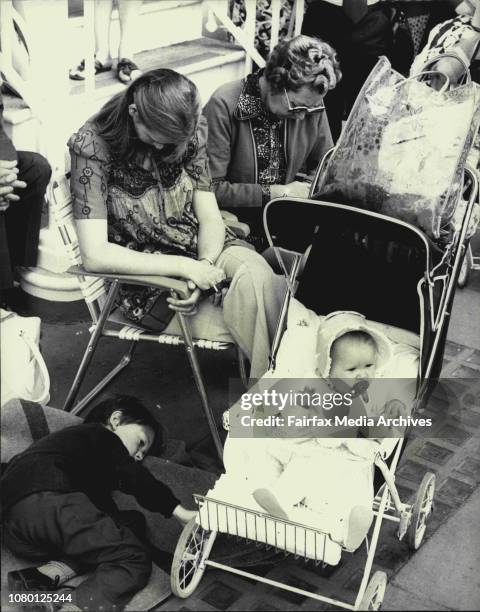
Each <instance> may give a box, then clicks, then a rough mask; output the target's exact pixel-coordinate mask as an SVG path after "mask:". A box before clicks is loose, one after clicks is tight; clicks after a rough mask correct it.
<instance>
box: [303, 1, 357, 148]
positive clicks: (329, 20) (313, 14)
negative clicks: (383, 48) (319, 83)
mask: <svg viewBox="0 0 480 612" xmlns="http://www.w3.org/2000/svg"><path fill="white" fill-rule="evenodd" d="M351 30H352V23H351V21H350V20H349V19H348V18H347V16H346V15H345V13H344V12H343V10H342V8H341V7H338V6H335V5H333V4H330V3H328V2H324V1H323V0H314V1H313V2H311V3H310V4H309V5H308V8H307V11H306V13H305V17H304V19H303V25H302V34H305V35H306V36H317V37H319V38H321V39H322V40H324V41H325V42H328V43H329V44H330V45H331V46H332V47H333V48H334V49H335V51H336V52H337V55H338V59H339V61H340V70H341V71H342V75H343V76H342V79H341V80H340V82H339V83H337V85H336V87H335V89H333V90H332V91H329V92H328V94H327V95H326V96H325V107H326V110H327V116H328V122H329V124H330V130H331V132H332V138H333V141H334V142H336V141H337V139H338V137H339V135H340V132H341V130H342V120H343V115H344V110H345V95H346V89H345V83H346V81H348V74H347V75H345V67H344V64H345V59H346V57H347V55H348V44H349V40H350V38H351Z"/></svg>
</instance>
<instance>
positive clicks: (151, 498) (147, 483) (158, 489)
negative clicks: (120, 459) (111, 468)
mask: <svg viewBox="0 0 480 612" xmlns="http://www.w3.org/2000/svg"><path fill="white" fill-rule="evenodd" d="M118 488H119V489H120V491H122V492H123V493H127V494H129V495H133V496H134V497H135V498H136V500H137V501H138V503H139V504H140V505H141V506H143V507H144V508H146V509H147V510H150V511H151V512H160V513H161V514H163V516H165V517H167V518H169V517H171V516H172V513H173V511H174V510H175V508H176V507H177V506H178V505H179V504H180V501H179V500H178V499H177V498H176V497H175V495H174V494H173V492H172V490H171V489H170V487H168V486H167V485H166V484H164V483H163V482H161V481H160V480H157V479H156V478H155V477H154V476H153V475H152V474H151V473H150V472H149V471H148V470H147V468H145V467H144V466H143V465H140V464H139V463H136V462H135V461H133V460H131V461H128V462H125V463H123V464H122V465H121V466H120V467H119V468H118Z"/></svg>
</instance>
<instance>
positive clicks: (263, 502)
mask: <svg viewBox="0 0 480 612" xmlns="http://www.w3.org/2000/svg"><path fill="white" fill-rule="evenodd" d="M253 498H254V499H255V501H256V502H257V504H259V505H260V506H262V508H264V510H266V511H267V512H268V513H269V514H271V515H272V516H276V517H278V518H281V519H284V520H287V521H288V515H287V513H286V512H285V510H284V509H283V508H282V507H281V505H280V503H279V502H278V499H277V498H276V497H275V495H274V494H273V493H272V492H271V491H269V490H268V489H256V490H255V491H254V492H253Z"/></svg>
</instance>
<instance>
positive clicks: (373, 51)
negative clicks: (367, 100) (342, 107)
mask: <svg viewBox="0 0 480 612" xmlns="http://www.w3.org/2000/svg"><path fill="white" fill-rule="evenodd" d="M392 36H393V33H392V24H391V21H390V9H389V7H388V6H383V5H382V4H381V3H378V4H375V5H373V6H371V7H370V8H369V10H368V12H367V14H366V15H365V17H363V19H361V20H360V21H359V22H358V23H357V24H356V25H355V26H354V27H353V30H352V38H351V43H350V49H349V53H348V55H347V58H346V65H345V70H346V74H347V78H346V80H345V87H346V112H347V114H348V113H349V112H350V111H351V109H352V106H353V104H354V102H355V99H356V97H357V96H358V94H359V92H360V90H361V88H362V87H363V84H364V83H365V80H366V79H367V77H368V75H369V74H370V72H371V71H372V69H373V68H374V66H375V64H376V63H377V62H378V58H379V57H380V56H382V55H388V52H389V50H390V48H391V44H392Z"/></svg>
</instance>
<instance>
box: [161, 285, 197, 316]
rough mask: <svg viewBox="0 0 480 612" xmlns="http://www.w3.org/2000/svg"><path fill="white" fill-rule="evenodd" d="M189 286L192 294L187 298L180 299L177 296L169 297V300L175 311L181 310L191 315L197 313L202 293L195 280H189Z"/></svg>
mask: <svg viewBox="0 0 480 612" xmlns="http://www.w3.org/2000/svg"><path fill="white" fill-rule="evenodd" d="M187 284H188V288H189V289H191V290H192V294H191V295H190V297H188V298H187V299H186V300H179V299H177V298H173V297H168V298H167V302H168V303H169V304H170V308H171V309H172V310H175V312H181V313H183V314H185V315H188V316H191V315H194V314H196V312H197V305H198V302H199V300H200V297H201V295H202V292H201V290H200V289H199V288H198V287H196V285H195V283H194V282H193V281H190V280H189V281H188V282H187Z"/></svg>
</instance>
